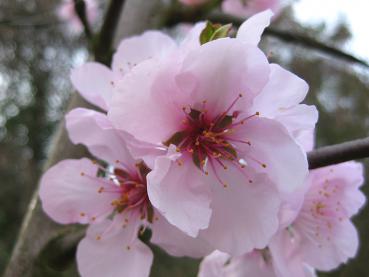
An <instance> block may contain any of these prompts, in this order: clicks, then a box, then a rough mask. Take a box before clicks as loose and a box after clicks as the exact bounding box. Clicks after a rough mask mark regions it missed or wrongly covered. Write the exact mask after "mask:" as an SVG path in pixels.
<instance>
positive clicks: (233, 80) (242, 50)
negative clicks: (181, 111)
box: [176, 38, 269, 115]
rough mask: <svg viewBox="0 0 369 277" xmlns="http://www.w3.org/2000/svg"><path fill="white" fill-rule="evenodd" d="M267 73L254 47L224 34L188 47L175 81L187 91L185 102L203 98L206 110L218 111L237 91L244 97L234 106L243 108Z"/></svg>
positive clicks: (222, 110) (263, 60)
mask: <svg viewBox="0 0 369 277" xmlns="http://www.w3.org/2000/svg"><path fill="white" fill-rule="evenodd" d="M268 76H269V65H268V61H267V59H266V57H265V55H264V54H263V53H262V52H261V51H260V50H259V49H258V48H256V47H254V46H247V45H244V44H243V43H241V42H239V41H237V40H235V39H227V38H226V39H218V40H215V41H212V42H209V43H206V44H204V45H202V46H201V47H199V48H197V49H196V50H194V51H191V52H190V53H189V54H188V55H187V56H186V57H185V59H184V62H183V66H182V69H181V73H180V74H178V76H177V77H176V81H177V84H178V86H179V87H180V88H181V89H182V90H183V91H187V93H191V94H190V95H189V96H188V98H189V99H188V100H187V103H186V104H188V105H191V106H194V105H196V104H200V103H202V102H203V101H207V103H206V107H210V108H209V112H211V113H213V114H214V115H218V114H219V113H222V112H224V111H225V110H226V109H227V108H228V107H229V105H230V104H231V103H232V102H233V101H234V100H235V99H236V98H237V97H239V95H240V94H243V96H244V97H242V98H241V99H239V101H238V102H237V104H236V106H235V107H234V109H235V110H237V109H240V110H244V109H245V107H247V105H250V103H251V100H252V99H253V98H254V97H255V95H256V94H258V93H259V92H260V91H261V89H262V88H263V87H264V86H265V84H266V82H267V80H268ZM190 82H192V83H193V84H192V85H191V86H190V87H191V88H192V90H191V91H190V90H189V89H188V88H189V83H190Z"/></svg>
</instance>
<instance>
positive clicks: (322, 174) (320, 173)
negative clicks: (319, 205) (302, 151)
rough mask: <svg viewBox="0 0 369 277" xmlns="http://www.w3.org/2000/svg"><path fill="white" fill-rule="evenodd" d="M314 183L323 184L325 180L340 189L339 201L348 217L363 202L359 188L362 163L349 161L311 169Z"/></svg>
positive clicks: (361, 181)
mask: <svg viewBox="0 0 369 277" xmlns="http://www.w3.org/2000/svg"><path fill="white" fill-rule="evenodd" d="M310 175H312V177H313V182H314V185H319V184H324V182H326V180H328V181H329V182H330V183H332V184H335V185H336V186H337V187H338V188H339V189H340V190H341V191H342V193H343V194H342V195H341V196H340V199H339V201H340V202H341V203H342V208H343V209H344V210H345V212H346V215H347V216H348V217H351V216H353V215H354V214H356V213H357V212H358V211H359V209H360V208H362V207H363V205H364V204H365V201H366V200H365V195H364V194H363V193H362V192H361V191H360V190H359V187H360V186H362V185H363V183H364V169H363V165H362V164H361V163H358V162H354V161H350V162H345V163H340V164H337V165H332V166H327V167H323V168H319V169H316V170H313V171H311V173H310Z"/></svg>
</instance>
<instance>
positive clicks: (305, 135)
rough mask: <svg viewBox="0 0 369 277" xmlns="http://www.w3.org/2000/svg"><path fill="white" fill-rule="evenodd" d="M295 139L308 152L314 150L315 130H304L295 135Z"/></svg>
mask: <svg viewBox="0 0 369 277" xmlns="http://www.w3.org/2000/svg"><path fill="white" fill-rule="evenodd" d="M295 139H296V141H297V143H298V144H299V145H301V147H302V148H303V149H304V150H305V151H306V152H309V151H311V150H313V149H314V146H315V131H314V130H303V131H300V132H298V133H297V134H296V135H295Z"/></svg>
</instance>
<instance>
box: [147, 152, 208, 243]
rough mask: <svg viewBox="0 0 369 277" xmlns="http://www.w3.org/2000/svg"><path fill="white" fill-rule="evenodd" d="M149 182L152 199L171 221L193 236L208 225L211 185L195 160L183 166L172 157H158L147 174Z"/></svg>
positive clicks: (148, 187) (149, 193)
mask: <svg viewBox="0 0 369 277" xmlns="http://www.w3.org/2000/svg"><path fill="white" fill-rule="evenodd" d="M147 184H148V185H147V189H148V195H149V198H150V201H151V203H152V204H153V206H154V207H156V208H157V209H158V210H159V211H160V212H161V213H162V214H163V216H164V217H165V218H166V219H167V220H168V221H169V223H171V224H173V225H174V226H176V227H178V228H179V229H180V230H182V231H183V232H185V233H187V234H188V235H190V236H192V237H196V236H197V234H198V232H199V230H201V229H205V228H206V227H208V224H209V220H210V215H211V210H210V208H209V205H210V192H209V188H208V186H207V184H206V182H205V181H204V176H203V174H201V172H200V171H199V170H198V169H197V168H195V165H194V164H193V163H192V162H191V161H188V162H185V163H184V165H181V166H180V165H178V164H177V163H176V162H175V161H172V160H171V158H170V157H166V156H162V157H159V158H157V159H156V161H155V167H154V169H153V171H151V172H150V173H149V174H148V175H147Z"/></svg>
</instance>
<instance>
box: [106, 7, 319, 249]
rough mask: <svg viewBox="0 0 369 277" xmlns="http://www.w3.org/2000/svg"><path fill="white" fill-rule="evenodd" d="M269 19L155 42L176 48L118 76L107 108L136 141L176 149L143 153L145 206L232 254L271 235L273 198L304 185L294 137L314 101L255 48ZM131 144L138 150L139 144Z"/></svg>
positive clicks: (312, 116)
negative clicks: (209, 37)
mask: <svg viewBox="0 0 369 277" xmlns="http://www.w3.org/2000/svg"><path fill="white" fill-rule="evenodd" d="M271 16H272V13H271V12H270V11H266V12H263V13H261V14H258V15H256V16H255V17H253V18H250V20H248V21H246V22H245V23H244V24H243V25H242V26H241V27H240V29H239V31H238V34H237V37H236V38H234V39H231V38H224V39H218V40H215V41H211V42H208V43H206V44H204V45H201V46H200V45H198V44H197V45H195V44H188V45H189V46H187V47H185V46H183V45H184V44H180V45H179V46H178V45H176V44H175V43H174V42H169V40H167V38H166V39H165V40H164V39H162V40H160V43H162V48H161V49H168V47H173V45H174V49H173V50H170V51H166V50H163V51H161V53H163V55H152V56H150V58H147V59H146V60H144V61H141V62H140V63H138V64H136V66H135V67H133V68H130V70H129V72H127V73H126V74H124V76H123V78H122V79H121V80H116V81H115V86H114V92H113V96H112V98H111V100H110V104H109V109H108V117H109V119H110V120H111V122H112V123H113V125H114V126H115V127H116V128H118V129H121V130H124V131H126V132H128V133H129V134H130V135H132V136H133V137H134V139H135V140H137V141H139V142H140V143H144V144H146V145H152V146H153V148H155V149H161V150H165V149H167V150H166V151H169V150H170V149H173V147H174V148H175V149H176V153H177V154H176V155H167V154H159V155H156V156H151V157H150V155H146V157H143V156H142V155H141V158H143V159H144V160H145V161H146V162H147V164H148V165H149V166H150V167H151V168H152V169H153V170H152V171H151V172H150V173H149V174H148V176H147V181H148V196H149V198H150V201H151V203H152V205H153V206H154V207H155V208H157V209H158V210H159V211H160V212H161V213H162V214H163V216H164V217H165V218H166V219H167V220H168V221H169V222H170V223H171V224H173V225H175V226H177V227H178V228H179V229H181V230H182V231H184V232H185V233H187V234H188V235H190V236H193V237H199V238H202V239H203V240H205V241H207V242H208V243H209V244H210V245H212V247H214V248H216V249H219V250H222V251H225V252H227V253H230V254H232V255H239V254H242V253H245V252H248V251H251V250H252V249H253V248H263V247H265V246H266V245H267V244H268V242H269V240H270V238H271V237H272V236H273V235H274V234H275V233H276V232H277V230H278V227H279V207H280V205H281V200H282V199H281V195H282V194H284V193H288V192H292V191H294V190H296V189H298V188H299V187H300V186H302V185H303V183H304V180H305V178H306V176H307V172H308V171H307V160H306V155H305V153H304V151H303V150H302V149H301V147H300V146H299V145H298V144H297V142H296V141H295V139H294V137H293V136H294V135H295V134H298V133H299V132H301V131H302V130H304V129H306V128H313V126H314V124H315V122H316V117H317V116H316V110H315V108H314V107H308V106H304V105H299V103H300V102H301V101H302V100H303V98H304V97H305V95H306V93H307V85H306V83H305V82H304V81H303V80H301V79H300V78H298V77H297V76H295V75H294V74H292V73H290V72H288V71H286V70H284V69H282V68H281V67H279V66H277V65H273V64H272V65H271V64H269V63H268V61H267V59H266V56H265V55H264V54H263V53H262V52H261V51H260V50H259V49H258V48H257V44H258V43H259V41H260V37H261V34H262V32H263V30H264V28H265V27H266V26H267V25H268V24H269V22H270V18H271ZM141 42H142V41H141ZM155 43H156V44H157V43H158V41H155ZM146 44H148V45H153V42H152V41H151V43H150V40H147V41H146ZM164 45H167V46H166V47H165V46H164ZM137 47H138V46H136V48H137ZM142 47H144V46H142ZM130 50H131V51H133V52H134V51H135V49H133V48H131V49H130ZM275 91H278V97H275V96H274V95H273V92H275ZM258 97H259V98H258ZM269 98H270V99H269ZM257 99H259V100H257ZM276 99H277V100H278V101H275V100H276ZM273 101H274V102H275V103H274V105H273ZM264 103H265V104H264ZM257 108H258V109H257ZM259 108H260V110H259ZM306 111H309V113H307V114H306ZM284 112H285V113H284ZM264 113H265V115H264ZM300 119H301V120H300ZM129 147H130V149H131V151H132V152H133V153H135V155H136V154H138V153H141V154H142V151H141V150H140V146H139V145H132V144H130V143H129ZM166 151H165V152H166ZM165 152H164V153H165ZM156 153H158V152H156ZM138 156H140V155H139V154H138ZM291 172H294V174H291Z"/></svg>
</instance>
